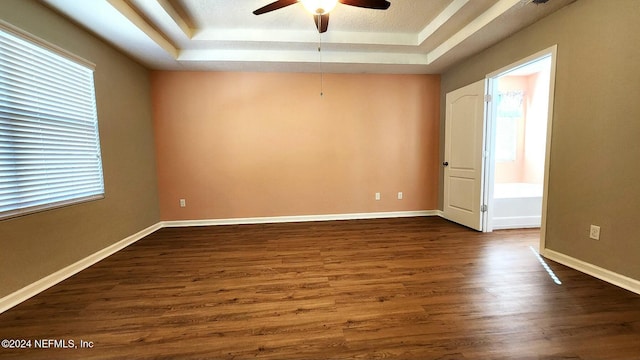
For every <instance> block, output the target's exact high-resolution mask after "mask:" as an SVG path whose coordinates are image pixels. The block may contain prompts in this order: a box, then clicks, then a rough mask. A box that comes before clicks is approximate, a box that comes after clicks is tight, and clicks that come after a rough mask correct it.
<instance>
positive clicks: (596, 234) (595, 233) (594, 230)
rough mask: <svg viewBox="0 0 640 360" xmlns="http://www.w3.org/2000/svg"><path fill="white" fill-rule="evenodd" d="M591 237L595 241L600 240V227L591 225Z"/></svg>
mask: <svg viewBox="0 0 640 360" xmlns="http://www.w3.org/2000/svg"><path fill="white" fill-rule="evenodd" d="M589 237H590V238H592V239H593V240H600V226H598V225H591V228H590V229H589Z"/></svg>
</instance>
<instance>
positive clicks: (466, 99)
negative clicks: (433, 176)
mask: <svg viewBox="0 0 640 360" xmlns="http://www.w3.org/2000/svg"><path fill="white" fill-rule="evenodd" d="M484 94H485V80H480V81H478V82H476V83H473V84H471V85H467V86H465V87H463V88H460V89H458V90H454V91H452V92H450V93H448V94H447V95H446V101H445V104H446V107H447V109H446V116H445V147H444V162H443V164H442V165H443V166H444V208H443V217H444V218H446V219H448V220H451V221H454V222H457V223H459V224H462V225H465V226H467V227H470V228H472V229H475V230H478V231H482V223H483V222H482V220H483V219H482V216H483V212H482V211H481V205H482V191H483V187H482V181H483V153H484V150H483V149H484V118H485V116H484V115H485V107H484V104H485V100H484V98H485V97H484Z"/></svg>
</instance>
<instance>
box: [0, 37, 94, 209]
mask: <svg viewBox="0 0 640 360" xmlns="http://www.w3.org/2000/svg"><path fill="white" fill-rule="evenodd" d="M41 43H42V42H41V41H39V40H38V39H35V38H29V37H28V36H26V35H23V34H19V33H18V32H16V31H15V29H8V28H7V27H6V26H0V219H2V218H7V217H13V216H18V215H22V214H26V213H30V212H34V211H40V210H44V209H49V208H52V207H59V206H63V205H69V204H72V203H76V202H82V201H88V200H93V199H96V198H102V197H103V195H104V181H103V176H102V162H101V159H100V140H99V137H98V120H97V115H96V103H95V92H94V83H93V69H92V68H89V67H86V66H83V65H80V64H79V63H78V62H76V61H72V60H70V59H69V57H68V56H62V55H63V54H62V53H59V52H58V51H54V50H52V49H51V48H49V47H43V46H41V45H40V44H41Z"/></svg>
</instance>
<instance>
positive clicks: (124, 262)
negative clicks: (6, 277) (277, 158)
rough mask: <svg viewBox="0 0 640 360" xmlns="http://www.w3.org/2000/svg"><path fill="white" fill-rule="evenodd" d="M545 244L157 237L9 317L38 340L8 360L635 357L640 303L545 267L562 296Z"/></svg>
mask: <svg viewBox="0 0 640 360" xmlns="http://www.w3.org/2000/svg"><path fill="white" fill-rule="evenodd" d="M537 243H538V230H509V231H498V232H494V233H491V234H482V233H477V232H474V231H471V230H468V229H466V228H464V227H461V226H458V225H455V224H452V223H450V222H447V221H445V220H443V219H440V218H435V217H433V218H407V219H379V220H359V221H334V222H317V223H293V224H265V225H239V226H218V227H196V228H173V229H162V230H160V231H158V232H156V233H154V234H152V235H150V236H148V237H146V238H144V239H142V240H140V241H139V242H137V243H136V244H134V245H132V246H130V247H128V248H126V249H124V250H123V251H121V252H119V253H117V254H115V255H113V256H111V257H109V258H108V259H105V260H104V261H102V262H100V263H98V264H96V265H94V266H92V267H90V268H89V269H87V270H85V271H83V272H81V273H79V274H77V275H76V276H74V277H72V278H70V279H68V280H66V281H64V282H62V283H60V284H58V285H56V286H54V287H53V288H51V289H49V290H47V291H45V292H43V293H42V294H39V295H38V296H36V297H34V298H32V299H30V300H28V301H26V302H24V303H23V304H20V305H18V306H17V307H15V308H13V309H10V310H8V311H6V312H5V313H3V314H0V339H25V340H31V341H32V342H31V349H2V348H0V358H20V359H30V358H38V359H52V358H53V359H56V358H65V359H143V358H158V359H163V358H166V359H175V358H188V359H190V358H198V359H254V358H258V359H377V358H388V359H638V358H640V296H638V295H636V294H633V293H631V292H628V291H625V290H623V289H620V288H617V287H615V286H612V285H609V284H607V283H604V282H602V281H599V280H597V279H594V278H592V277H589V276H587V275H584V274H582V273H579V272H577V271H574V270H572V269H569V268H566V267H564V266H561V265H559V264H556V263H553V262H551V261H548V263H549V266H550V267H551V269H552V270H553V271H555V273H556V274H557V276H558V278H559V279H560V280H561V281H562V285H557V284H555V283H554V282H553V281H552V279H551V278H550V276H549V275H548V274H547V272H546V271H545V270H544V269H543V267H542V266H541V264H540V263H539V261H538V259H537V258H536V257H535V255H534V253H533V251H532V250H531V248H530V246H533V247H534V248H536V249H537ZM42 339H52V340H65V341H67V342H66V343H65V345H67V346H69V345H70V343H69V342H68V340H73V342H74V344H73V345H74V346H73V347H75V346H78V348H77V349H76V348H71V349H60V348H58V349H56V348H48V349H35V348H34V345H35V341H36V340H38V341H39V343H38V345H39V346H42V344H45V345H46V344H48V345H49V346H55V343H50V342H43V341H42ZM81 340H82V341H85V342H86V343H82V344H85V345H86V344H92V347H91V348H80V341H81ZM89 342H91V343H89ZM58 345H62V343H58Z"/></svg>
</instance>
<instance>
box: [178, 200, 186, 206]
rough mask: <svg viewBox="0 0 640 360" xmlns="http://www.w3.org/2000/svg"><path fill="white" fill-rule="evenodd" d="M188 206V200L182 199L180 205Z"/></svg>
mask: <svg viewBox="0 0 640 360" xmlns="http://www.w3.org/2000/svg"><path fill="white" fill-rule="evenodd" d="M186 206H187V200H185V199H180V207H186Z"/></svg>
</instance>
